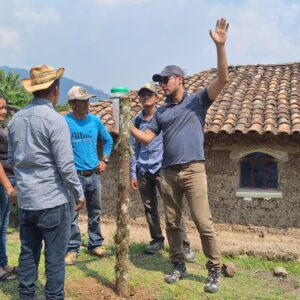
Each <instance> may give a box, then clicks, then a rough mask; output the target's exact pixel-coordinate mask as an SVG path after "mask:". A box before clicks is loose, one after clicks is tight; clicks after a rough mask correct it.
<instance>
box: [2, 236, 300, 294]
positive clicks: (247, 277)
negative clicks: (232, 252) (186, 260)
mask: <svg viewBox="0 0 300 300" xmlns="http://www.w3.org/2000/svg"><path fill="white" fill-rule="evenodd" d="M19 248H20V243H19V240H18V233H17V232H16V231H13V230H11V232H10V234H8V253H9V263H10V264H11V265H17V261H18V254H19ZM144 248H145V245H144V244H132V245H131V247H130V265H129V268H130V286H131V293H130V294H131V297H130V299H139V300H147V299H160V300H171V299H182V300H193V299H226V300H227V299H237V300H242V299H251V300H252V299H259V300H263V299H272V300H273V299H274V300H275V299H278V300H279V299H284V300H286V299H300V263H299V262H285V263H283V262H276V261H266V260H262V259H258V258H254V257H249V256H240V257H235V258H229V257H222V261H223V262H228V261H231V262H233V263H234V264H235V265H236V266H237V270H238V272H237V275H236V276H235V277H233V278H224V277H222V281H221V284H222V288H221V290H220V292H219V293H217V294H206V293H204V292H203V282H204V280H205V277H206V274H207V272H206V270H205V267H204V264H205V258H204V256H203V255H202V254H201V253H199V252H197V259H196V262H195V263H193V264H188V265H187V267H188V272H189V276H188V277H187V278H186V279H184V280H181V281H180V282H178V283H177V284H175V285H169V284H167V283H164V281H163V277H164V275H165V274H167V273H168V272H169V270H170V267H171V266H170V264H169V263H168V252H167V249H166V250H165V251H162V252H161V254H159V255H152V256H149V255H145V254H143V250H144ZM111 249H112V250H113V251H114V247H113V246H111ZM43 262H44V258H43V257H42V258H41V264H40V270H39V274H40V276H39V281H38V292H37V294H42V293H43V284H44V283H45V272H44V266H43ZM114 266H115V258H114V257H109V258H104V259H101V260H99V259H97V258H95V257H94V256H91V255H89V254H88V253H87V252H86V250H85V249H84V248H83V249H82V251H81V254H80V256H79V259H78V263H77V264H76V266H71V267H67V272H66V299H69V300H70V299H80V300H88V299H106V300H111V299H112V300H113V299H120V298H118V297H117V296H115V294H114V292H113V286H114V277H115V274H114ZM274 266H283V267H285V268H286V269H287V271H288V273H289V275H288V277H287V278H284V279H279V278H275V277H273V275H272V269H273V268H274ZM0 299H1V300H5V299H18V293H17V280H14V281H7V282H0Z"/></svg>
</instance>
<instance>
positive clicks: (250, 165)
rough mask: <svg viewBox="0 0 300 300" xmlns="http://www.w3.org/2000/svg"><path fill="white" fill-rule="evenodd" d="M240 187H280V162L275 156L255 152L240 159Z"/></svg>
mask: <svg viewBox="0 0 300 300" xmlns="http://www.w3.org/2000/svg"><path fill="white" fill-rule="evenodd" d="M240 167H241V170H240V187H244V188H262V189H266V188H267V189H268V188H270V189H275V188H278V164H277V161H276V160H275V158H274V157H272V156H270V155H268V154H265V153H261V152H254V153H251V154H248V155H246V156H245V157H243V158H242V159H241V161H240Z"/></svg>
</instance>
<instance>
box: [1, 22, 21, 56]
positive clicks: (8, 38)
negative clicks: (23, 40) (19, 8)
mask: <svg viewBox="0 0 300 300" xmlns="http://www.w3.org/2000/svg"><path fill="white" fill-rule="evenodd" d="M0 45H2V46H3V47H5V48H8V49H12V50H20V49H21V45H20V37H19V34H18V32H17V31H15V30H12V29H9V28H6V27H3V26H0Z"/></svg>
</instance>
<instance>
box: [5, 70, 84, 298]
mask: <svg viewBox="0 0 300 300" xmlns="http://www.w3.org/2000/svg"><path fill="white" fill-rule="evenodd" d="M63 72H64V69H63V68H59V69H58V70H54V69H53V68H52V67H50V66H47V65H43V66H39V67H33V68H32V69H31V70H30V78H29V79H24V80H23V81H22V83H23V86H24V88H25V89H26V91H28V92H31V93H32V94H33V96H34V98H33V100H32V102H31V103H30V104H29V105H28V106H26V107H25V108H24V109H23V110H21V111H19V112H18V113H16V114H15V115H14V117H13V118H12V120H11V121H10V123H9V125H8V131H9V135H8V161H9V162H10V163H12V164H13V165H14V170H15V175H16V179H17V185H18V205H19V216H20V239H21V253H20V257H19V273H18V274H19V281H20V282H19V294H20V299H33V298H34V295H35V288H36V281H37V278H38V265H39V260H40V253H41V248H42V241H44V246H45V267H46V277H47V281H46V286H45V296H46V299H63V298H64V278H65V264H64V258H65V254H66V250H67V245H68V240H69V237H70V222H71V212H70V205H69V204H70V203H69V201H70V199H71V197H70V194H71V195H72V196H73V197H74V199H75V200H76V203H77V204H76V206H75V209H76V210H79V209H81V208H82V207H83V205H84V202H85V198H84V194H83V190H82V186H81V183H80V181H79V179H78V176H77V173H76V170H75V167H74V159H73V151H72V146H71V142H70V132H69V128H68V125H67V123H66V121H65V120H64V118H63V117H62V116H61V115H60V114H58V113H57V112H56V111H55V110H54V106H55V104H56V103H57V101H58V97H59V79H60V78H61V77H62V75H63ZM72 199H73V198H72Z"/></svg>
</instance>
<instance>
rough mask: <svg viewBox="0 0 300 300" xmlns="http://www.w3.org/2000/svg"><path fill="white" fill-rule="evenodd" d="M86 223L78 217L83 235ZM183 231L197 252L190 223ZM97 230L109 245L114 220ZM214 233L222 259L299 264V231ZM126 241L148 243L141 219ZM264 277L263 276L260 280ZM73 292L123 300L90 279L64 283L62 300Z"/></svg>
mask: <svg viewBox="0 0 300 300" xmlns="http://www.w3.org/2000/svg"><path fill="white" fill-rule="evenodd" d="M86 221H87V217H86V215H83V216H81V221H80V226H81V230H82V233H83V234H84V233H86V232H87V222H86ZM162 223H163V220H162ZM186 228H187V233H188V237H189V239H190V241H191V244H192V248H193V249H195V250H200V251H201V244H200V238H199V236H198V233H197V230H196V228H195V226H194V224H193V222H191V221H187V220H186ZM101 229H102V232H103V235H104V237H105V239H106V244H109V243H111V242H112V240H113V236H114V233H115V232H116V222H115V220H113V219H109V218H105V217H104V218H102V221H101ZM216 230H217V235H218V239H219V243H220V245H221V249H222V254H223V255H232V256H235V255H243V254H247V255H254V256H260V257H263V258H266V259H271V258H272V259H274V258H277V259H281V260H284V261H288V260H291V259H298V260H299V258H300V229H295V228H290V229H282V230H279V229H272V228H265V227H258V226H242V225H229V224H217V225H216ZM164 234H165V231H164ZM130 240H131V242H139V243H140V242H142V243H147V242H149V240H150V235H149V230H148V227H147V224H146V222H145V219H144V218H139V219H135V220H131V224H130ZM299 261H300V260H299ZM267 275H269V276H270V280H275V279H274V278H271V277H272V276H271V275H270V274H267ZM267 275H265V274H264V275H263V276H267ZM73 285H74V286H73ZM74 289H76V292H77V296H76V299H90V300H96V299H97V300H99V299H104V300H121V299H123V298H120V297H118V296H117V295H116V294H115V293H114V287H113V285H112V284H111V286H110V284H108V285H107V284H106V285H104V284H101V283H99V282H98V281H97V280H96V279H95V278H91V277H88V278H84V279H83V280H81V281H80V282H74V283H68V284H67V286H66V294H67V297H66V300H71V299H73V298H72V297H68V292H70V291H72V290H74ZM130 299H132V300H140V299H143V300H154V299H155V297H154V296H153V294H151V293H150V292H149V291H143V290H134V289H131V290H130Z"/></svg>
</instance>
